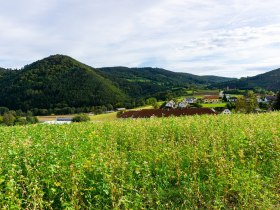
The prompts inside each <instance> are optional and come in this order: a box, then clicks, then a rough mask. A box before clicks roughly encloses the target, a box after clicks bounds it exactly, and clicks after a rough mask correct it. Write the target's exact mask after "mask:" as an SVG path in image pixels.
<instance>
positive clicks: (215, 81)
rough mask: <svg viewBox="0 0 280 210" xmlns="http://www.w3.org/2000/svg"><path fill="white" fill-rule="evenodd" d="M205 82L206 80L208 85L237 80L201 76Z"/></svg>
mask: <svg viewBox="0 0 280 210" xmlns="http://www.w3.org/2000/svg"><path fill="white" fill-rule="evenodd" d="M200 77H201V78H203V79H204V80H206V81H207V82H208V83H220V82H228V81H232V80H237V79H236V78H233V77H218V76H213V75H207V76H200Z"/></svg>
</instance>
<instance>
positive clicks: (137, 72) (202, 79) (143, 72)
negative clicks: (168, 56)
mask: <svg viewBox="0 0 280 210" xmlns="http://www.w3.org/2000/svg"><path fill="white" fill-rule="evenodd" d="M97 70H98V71H100V72H101V74H102V75H103V76H104V77H107V78H109V79H111V80H112V81H114V83H115V84H116V85H117V86H119V87H120V88H121V89H123V90H124V91H125V92H126V93H127V94H129V95H131V96H141V95H147V94H148V95H149V94H155V93H157V92H159V91H165V90H170V89H172V88H178V87H193V86H196V87H204V86H206V85H209V84H212V83H215V82H220V81H229V80H231V79H232V78H223V77H216V76H197V75H193V74H188V73H176V72H172V71H168V70H165V69H160V68H149V67H146V68H127V67H106V68H99V69H97Z"/></svg>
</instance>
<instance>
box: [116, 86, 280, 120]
mask: <svg viewBox="0 0 280 210" xmlns="http://www.w3.org/2000/svg"><path fill="white" fill-rule="evenodd" d="M250 94H251V96H249V97H251V98H249V97H247V96H246V97H244V96H232V95H230V94H225V93H224V92H223V91H220V93H219V95H204V96H203V97H186V98H183V99H182V100H175V99H172V100H169V101H167V102H165V103H163V105H162V106H161V109H143V110H132V111H124V109H122V110H121V111H123V113H122V114H121V115H120V118H151V117H170V116H188V115H203V114H208V115H209V114H210V115H217V114H226V115H228V114H233V113H249V112H253V113H260V112H267V111H270V110H271V104H272V103H273V102H274V101H275V100H276V96H275V95H266V96H263V95H260V94H253V93H250ZM242 100H244V102H242ZM252 100H253V103H252ZM247 105H248V106H251V107H246V106H247Z"/></svg>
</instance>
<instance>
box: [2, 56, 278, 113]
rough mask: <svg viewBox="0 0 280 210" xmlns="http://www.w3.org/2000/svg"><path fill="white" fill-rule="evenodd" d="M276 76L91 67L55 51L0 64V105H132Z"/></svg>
mask: <svg viewBox="0 0 280 210" xmlns="http://www.w3.org/2000/svg"><path fill="white" fill-rule="evenodd" d="M260 80H261V82H260ZM279 80H280V69H277V70H274V71H271V72H267V73H265V74H261V75H257V76H255V77H249V78H245V79H244V78H242V79H234V78H228V77H218V76H211V75H206V76H198V75H194V74H189V73H180V72H179V73H178V72H173V71H169V70H165V69H161V68H151V67H142V68H128V67H104V68H93V67H91V66H89V65H86V64H84V63H81V62H79V61H77V60H75V59H73V58H71V57H70V56H65V55H59V54H58V55H51V56H49V57H47V58H43V59H41V60H38V61H35V62H33V63H31V64H28V65H26V66H24V67H23V68H22V69H19V70H11V69H4V68H0V99H1V100H0V106H6V107H8V108H12V109H22V110H29V109H33V108H41V109H51V108H56V107H59V108H61V107H91V106H102V105H107V106H109V107H111V106H113V107H120V106H125V107H135V106H141V105H142V104H143V100H145V99H147V98H149V97H156V98H158V99H160V100H166V99H167V98H170V97H176V96H178V95H179V94H182V93H184V91H186V89H193V88H206V87H210V88H221V89H222V88H225V87H228V86H230V87H234V86H238V87H243V88H246V87H251V86H252V87H254V86H255V84H254V82H255V83H256V82H258V83H259V84H258V86H262V85H264V86H265V87H268V88H273V89H276V88H279V89H280V83H279ZM240 81H241V82H240ZM247 81H249V82H247ZM235 84H237V85H235ZM176 91H177V92H176ZM176 94H177V95H176ZM141 101H142V102H141Z"/></svg>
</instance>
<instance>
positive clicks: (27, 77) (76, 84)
mask: <svg viewBox="0 0 280 210" xmlns="http://www.w3.org/2000/svg"><path fill="white" fill-rule="evenodd" d="M0 98H1V100H0V106H7V107H9V108H13V109H19V108H20V109H23V110H27V109H30V108H52V107H67V106H73V107H82V106H97V105H106V104H112V105H115V104H116V103H118V102H123V101H124V100H126V96H125V94H123V93H122V91H121V90H119V89H118V88H117V87H115V86H114V85H113V84H112V82H111V81H110V80H108V79H106V78H104V77H102V76H101V75H99V74H98V73H96V72H95V70H94V69H93V68H90V67H88V66H86V65H84V64H82V63H80V62H78V61H76V60H74V59H72V58H70V57H68V56H62V55H54V56H50V57H48V58H45V59H43V60H40V61H37V62H35V63H32V64H30V65H27V66H25V67H24V68H23V69H21V70H14V71H10V73H8V74H7V75H5V76H4V77H3V78H2V79H1V80H0Z"/></svg>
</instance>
